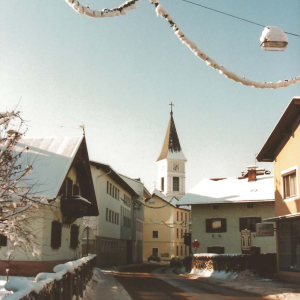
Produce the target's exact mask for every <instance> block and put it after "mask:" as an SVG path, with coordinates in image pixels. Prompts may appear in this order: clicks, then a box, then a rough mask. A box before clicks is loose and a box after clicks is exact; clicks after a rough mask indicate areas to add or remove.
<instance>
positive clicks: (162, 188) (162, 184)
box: [160, 177, 165, 191]
mask: <svg viewBox="0 0 300 300" xmlns="http://www.w3.org/2000/svg"><path fill="white" fill-rule="evenodd" d="M160 184H161V190H162V191H164V190H165V178H164V177H162V178H161V181H160Z"/></svg>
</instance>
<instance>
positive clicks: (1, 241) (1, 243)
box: [0, 234, 7, 247]
mask: <svg viewBox="0 0 300 300" xmlns="http://www.w3.org/2000/svg"><path fill="white" fill-rule="evenodd" d="M6 246H7V236H5V235H3V234H0V247H6Z"/></svg>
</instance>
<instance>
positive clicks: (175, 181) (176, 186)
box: [173, 177, 179, 192]
mask: <svg viewBox="0 0 300 300" xmlns="http://www.w3.org/2000/svg"><path fill="white" fill-rule="evenodd" d="M173 191H174V192H179V177H173Z"/></svg>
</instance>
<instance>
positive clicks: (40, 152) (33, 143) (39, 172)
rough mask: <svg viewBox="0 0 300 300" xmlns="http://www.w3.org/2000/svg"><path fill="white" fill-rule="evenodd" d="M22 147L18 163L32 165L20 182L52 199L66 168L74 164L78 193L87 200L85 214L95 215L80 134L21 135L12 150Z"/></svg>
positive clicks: (93, 194)
mask: <svg viewBox="0 0 300 300" xmlns="http://www.w3.org/2000/svg"><path fill="white" fill-rule="evenodd" d="M25 147H28V150H27V151H24V152H23V153H22V155H21V157H20V158H19V162H18V163H20V164H24V165H25V164H26V165H28V164H32V166H33V170H32V171H31V172H30V173H29V174H28V175H27V176H26V178H25V181H24V184H27V185H30V186H32V191H31V192H32V193H33V194H34V195H37V196H39V197H42V198H46V199H48V200H50V199H55V198H56V197H57V196H58V195H59V192H60V189H61V187H62V185H63V183H64V180H65V178H66V176H67V175H68V172H69V170H70V169H71V168H72V167H75V168H76V169H77V170H78V176H79V177H78V180H79V182H80V183H82V192H83V193H84V194H82V196H83V197H85V198H86V200H88V202H90V203H91V206H90V207H88V213H89V215H94V216H97V215H98V214H99V212H98V206H97V200H96V195H95V190H94V185H93V180H92V175H91V171H90V167H89V165H88V162H89V156H88V151H87V146H86V141H85V137H84V136H80V137H57V138H23V139H21V140H20V141H19V142H18V144H17V145H16V147H15V152H16V153H20V152H21V151H23V149H24V148H25ZM82 177H84V180H82V179H81V178H82Z"/></svg>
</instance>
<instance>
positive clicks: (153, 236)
mask: <svg viewBox="0 0 300 300" xmlns="http://www.w3.org/2000/svg"><path fill="white" fill-rule="evenodd" d="M152 238H154V239H158V231H152Z"/></svg>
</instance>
